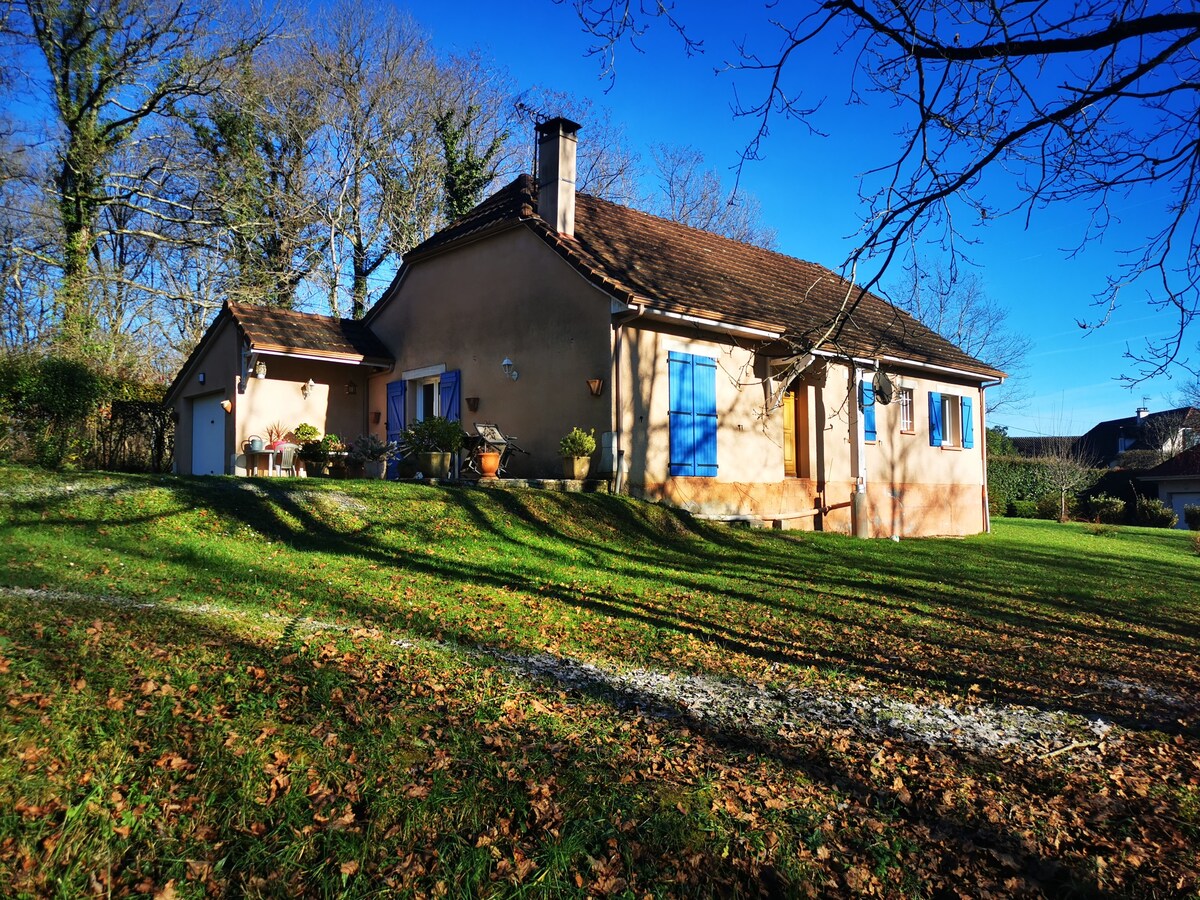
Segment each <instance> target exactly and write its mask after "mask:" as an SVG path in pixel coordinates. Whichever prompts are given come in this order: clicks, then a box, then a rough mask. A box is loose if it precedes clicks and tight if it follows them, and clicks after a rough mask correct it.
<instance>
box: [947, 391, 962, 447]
mask: <svg viewBox="0 0 1200 900" xmlns="http://www.w3.org/2000/svg"><path fill="white" fill-rule="evenodd" d="M961 408H962V407H961V406H960V398H959V397H957V396H956V395H954V394H942V446H943V447H961V446H962V444H961V443H960V442H961V439H962V415H961V412H960V410H961Z"/></svg>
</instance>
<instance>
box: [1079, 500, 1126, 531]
mask: <svg viewBox="0 0 1200 900" xmlns="http://www.w3.org/2000/svg"><path fill="white" fill-rule="evenodd" d="M1087 506H1088V513H1089V514H1090V515H1091V517H1092V518H1093V519H1095V520H1096V521H1097V522H1104V523H1106V524H1109V525H1116V524H1117V523H1119V522H1124V521H1125V501H1124V500H1122V499H1121V498H1120V497H1110V496H1109V495H1108V494H1096V495H1095V496H1094V497H1091V498H1089V499H1088V502H1087Z"/></svg>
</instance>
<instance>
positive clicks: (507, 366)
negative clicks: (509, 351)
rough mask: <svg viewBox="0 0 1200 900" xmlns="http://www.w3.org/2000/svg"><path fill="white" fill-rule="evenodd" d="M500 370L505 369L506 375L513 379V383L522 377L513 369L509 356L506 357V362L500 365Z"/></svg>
mask: <svg viewBox="0 0 1200 900" xmlns="http://www.w3.org/2000/svg"><path fill="white" fill-rule="evenodd" d="M500 368H501V369H503V370H504V374H505V375H507V376H508V377H509V378H511V379H512V380H513V381H516V380H517V379H518V378H520V377H521V373H520V372H518V371H517V370H516V369H514V368H513V361H512V360H511V359H509V358H508V357H507V356H506V357H504V362H502V363H500Z"/></svg>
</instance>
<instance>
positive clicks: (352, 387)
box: [346, 381, 358, 396]
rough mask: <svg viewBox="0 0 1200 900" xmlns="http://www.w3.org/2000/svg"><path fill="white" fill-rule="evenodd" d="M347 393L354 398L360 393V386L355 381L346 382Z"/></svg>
mask: <svg viewBox="0 0 1200 900" xmlns="http://www.w3.org/2000/svg"><path fill="white" fill-rule="evenodd" d="M346 393H347V394H349V395H351V396H353V395H355V394H357V393H358V385H357V384H355V383H354V382H353V381H347V382H346Z"/></svg>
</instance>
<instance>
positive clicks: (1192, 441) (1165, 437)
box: [1079, 406, 1200, 468]
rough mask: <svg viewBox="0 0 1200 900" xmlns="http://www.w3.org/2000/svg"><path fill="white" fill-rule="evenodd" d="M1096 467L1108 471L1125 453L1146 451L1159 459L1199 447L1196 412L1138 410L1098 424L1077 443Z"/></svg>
mask: <svg viewBox="0 0 1200 900" xmlns="http://www.w3.org/2000/svg"><path fill="white" fill-rule="evenodd" d="M1079 443H1080V447H1081V448H1082V450H1083V452H1084V453H1085V454H1086V455H1087V456H1088V457H1089V458H1090V459H1091V460H1092V461H1093V462H1094V463H1095V464H1096V465H1097V466H1098V467H1105V468H1112V467H1113V466H1116V465H1118V458H1119V457H1120V455H1121V454H1122V453H1125V452H1126V451H1128V450H1147V451H1151V452H1152V453H1154V454H1157V455H1158V456H1159V457H1160V458H1161V459H1164V460H1165V459H1167V458H1168V457H1171V456H1174V455H1175V454H1176V453H1179V452H1180V451H1181V450H1186V449H1188V448H1189V447H1194V446H1196V445H1197V444H1200V409H1196V408H1194V407H1191V406H1181V407H1179V408H1178V409H1167V410H1163V411H1161V412H1153V413H1152V412H1150V410H1149V409H1147V408H1146V407H1144V406H1141V407H1138V409H1137V412H1136V413H1135V414H1134V415H1132V416H1126V417H1125V418H1123V419H1110V420H1109V421H1107V422H1100V423H1099V424H1098V425H1096V427H1094V428H1092V429H1091V430H1090V431H1089V432H1087V434H1085V435H1083V437H1081V438H1080V439H1079Z"/></svg>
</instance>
